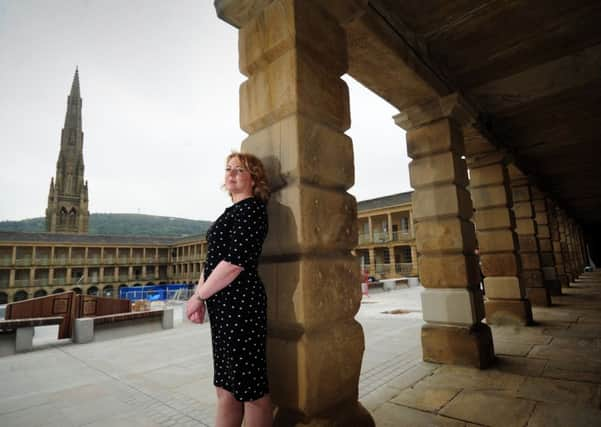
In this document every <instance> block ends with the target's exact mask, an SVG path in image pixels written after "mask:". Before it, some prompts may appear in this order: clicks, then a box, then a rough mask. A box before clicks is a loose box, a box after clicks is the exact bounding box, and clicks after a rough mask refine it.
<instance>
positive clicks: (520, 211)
mask: <svg viewBox="0 0 601 427" xmlns="http://www.w3.org/2000/svg"><path fill="white" fill-rule="evenodd" d="M513 194H515V193H513ZM512 209H513V212H514V213H515V217H516V218H533V217H534V211H533V210H532V204H531V203H530V202H529V201H527V202H518V201H516V200H515V199H513V208H512Z"/></svg>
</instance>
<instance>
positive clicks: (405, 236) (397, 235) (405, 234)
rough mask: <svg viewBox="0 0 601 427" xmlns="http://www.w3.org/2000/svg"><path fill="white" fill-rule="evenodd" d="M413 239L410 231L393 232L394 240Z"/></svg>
mask: <svg viewBox="0 0 601 427" xmlns="http://www.w3.org/2000/svg"><path fill="white" fill-rule="evenodd" d="M410 239H412V236H411V233H410V232H409V230H401V231H393V232H392V240H394V241H397V242H398V241H401V240H410Z"/></svg>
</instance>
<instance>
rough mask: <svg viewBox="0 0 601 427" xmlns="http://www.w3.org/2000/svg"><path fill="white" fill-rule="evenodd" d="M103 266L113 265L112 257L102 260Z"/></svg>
mask: <svg viewBox="0 0 601 427" xmlns="http://www.w3.org/2000/svg"><path fill="white" fill-rule="evenodd" d="M103 263H104V264H115V259H114V258H113V257H112V256H106V257H104V260H103Z"/></svg>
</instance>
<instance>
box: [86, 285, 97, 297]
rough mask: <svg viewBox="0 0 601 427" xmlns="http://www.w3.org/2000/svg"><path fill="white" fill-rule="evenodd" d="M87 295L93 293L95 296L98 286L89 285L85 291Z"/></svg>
mask: <svg viewBox="0 0 601 427" xmlns="http://www.w3.org/2000/svg"><path fill="white" fill-rule="evenodd" d="M86 293H87V294H88V295H94V296H97V295H98V287H96V286H91V287H90V288H88V291H87V292H86Z"/></svg>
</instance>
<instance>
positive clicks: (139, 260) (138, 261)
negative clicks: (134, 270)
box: [132, 256, 142, 264]
mask: <svg viewBox="0 0 601 427" xmlns="http://www.w3.org/2000/svg"><path fill="white" fill-rule="evenodd" d="M132 263H133V264H142V257H141V256H137V257H134V258H133V259H132Z"/></svg>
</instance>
